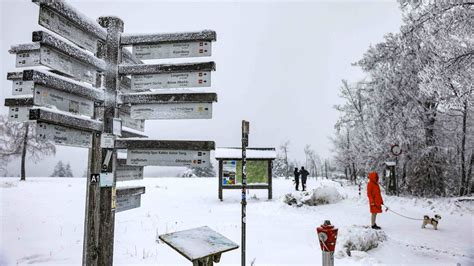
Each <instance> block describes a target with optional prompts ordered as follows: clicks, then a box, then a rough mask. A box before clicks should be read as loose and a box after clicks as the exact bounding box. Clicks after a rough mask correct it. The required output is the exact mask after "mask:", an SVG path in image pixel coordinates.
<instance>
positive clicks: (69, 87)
mask: <svg viewBox="0 0 474 266" xmlns="http://www.w3.org/2000/svg"><path fill="white" fill-rule="evenodd" d="M26 71H30V70H25V73H27V72H26ZM28 78H29V77H28ZM31 78H32V79H33V80H34V81H36V82H38V83H39V84H43V85H45V86H50V87H52V88H55V89H60V90H63V91H66V92H70V93H73V94H76V95H79V96H83V97H86V98H88V99H92V100H101V101H102V100H104V91H103V90H101V89H97V88H94V87H92V86H91V85H89V84H87V83H83V82H80V81H76V80H73V79H71V78H68V77H64V76H61V75H58V74H55V73H53V72H50V71H45V70H39V69H35V70H33V76H32V77H31Z"/></svg>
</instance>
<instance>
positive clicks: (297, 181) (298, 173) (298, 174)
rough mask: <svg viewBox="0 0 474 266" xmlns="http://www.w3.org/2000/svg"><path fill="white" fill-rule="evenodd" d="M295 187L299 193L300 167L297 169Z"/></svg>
mask: <svg viewBox="0 0 474 266" xmlns="http://www.w3.org/2000/svg"><path fill="white" fill-rule="evenodd" d="M294 174H295V185H296V191H299V189H298V187H299V186H300V172H299V171H298V167H296V168H295V172H294Z"/></svg>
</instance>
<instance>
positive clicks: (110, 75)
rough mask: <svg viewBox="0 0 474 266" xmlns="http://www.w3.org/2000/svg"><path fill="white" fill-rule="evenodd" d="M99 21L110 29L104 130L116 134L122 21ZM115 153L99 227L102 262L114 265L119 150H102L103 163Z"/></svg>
mask: <svg viewBox="0 0 474 266" xmlns="http://www.w3.org/2000/svg"><path fill="white" fill-rule="evenodd" d="M98 22H99V24H100V25H101V26H102V27H104V28H106V29H107V38H106V43H105V58H104V59H105V62H106V63H107V70H106V72H105V76H104V87H105V91H106V93H107V96H106V97H105V102H104V119H103V123H104V133H113V119H114V118H116V117H118V110H117V90H118V88H119V86H120V79H119V76H118V65H119V64H120V61H121V57H122V56H121V49H120V37H121V33H122V32H123V21H122V20H121V19H119V18H117V17H100V18H99V20H98ZM107 151H109V152H110V151H111V152H112V158H111V162H110V163H108V164H107V165H102V172H107V173H109V174H112V175H113V185H112V187H101V188H100V226H99V246H98V252H99V258H98V263H99V265H101V266H102V265H104V266H106V265H112V264H113V254H114V229H115V228H114V227H115V183H116V176H115V166H116V160H117V152H116V150H115V148H113V149H112V150H111V149H102V162H103V161H104V158H105V156H106V154H107Z"/></svg>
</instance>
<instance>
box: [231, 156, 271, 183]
mask: <svg viewBox="0 0 474 266" xmlns="http://www.w3.org/2000/svg"><path fill="white" fill-rule="evenodd" d="M232 162H236V163H235V180H236V181H235V182H234V183H232V182H228V181H226V175H227V179H228V180H232V179H231V177H232V176H233V173H232V171H233V167H234V166H233V165H232ZM222 163H223V165H222V166H223V169H222V170H223V171H222V175H223V176H222V183H223V185H235V184H239V185H240V184H242V161H240V160H236V161H225V160H224V161H222ZM226 167H227V171H226ZM267 183H268V161H266V160H247V184H267Z"/></svg>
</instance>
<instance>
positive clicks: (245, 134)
mask: <svg viewBox="0 0 474 266" xmlns="http://www.w3.org/2000/svg"><path fill="white" fill-rule="evenodd" d="M248 145H249V122H248V121H245V120H242V243H241V246H242V259H241V260H242V261H241V263H242V266H245V251H246V250H245V249H246V243H245V241H246V223H247V221H246V218H247V213H246V211H247V210H246V208H247V147H248Z"/></svg>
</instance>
